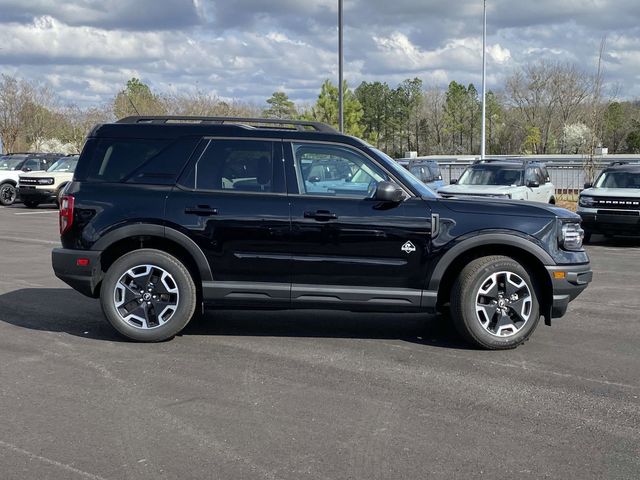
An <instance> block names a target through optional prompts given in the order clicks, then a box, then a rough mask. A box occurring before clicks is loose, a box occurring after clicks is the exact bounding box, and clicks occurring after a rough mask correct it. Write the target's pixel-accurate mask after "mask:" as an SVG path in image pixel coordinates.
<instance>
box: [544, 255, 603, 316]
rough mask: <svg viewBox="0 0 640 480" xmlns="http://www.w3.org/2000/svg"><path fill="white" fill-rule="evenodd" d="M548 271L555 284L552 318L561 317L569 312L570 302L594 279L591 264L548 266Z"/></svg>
mask: <svg viewBox="0 0 640 480" xmlns="http://www.w3.org/2000/svg"><path fill="white" fill-rule="evenodd" d="M547 271H548V272H549V276H550V277H551V283H552V285H553V305H552V309H551V318H560V317H563V316H564V315H565V314H566V313H567V308H568V306H569V303H570V302H572V301H573V300H575V299H576V297H578V295H580V294H581V293H582V292H583V291H584V290H585V289H586V288H587V286H588V285H589V283H591V281H592V280H593V272H592V271H591V264H589V263H585V264H582V265H560V266H554V267H547ZM562 274H564V275H562Z"/></svg>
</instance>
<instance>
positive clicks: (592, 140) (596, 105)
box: [583, 36, 607, 182]
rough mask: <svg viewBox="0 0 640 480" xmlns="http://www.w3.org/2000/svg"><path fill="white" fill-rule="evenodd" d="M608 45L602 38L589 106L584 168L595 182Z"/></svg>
mask: <svg viewBox="0 0 640 480" xmlns="http://www.w3.org/2000/svg"><path fill="white" fill-rule="evenodd" d="M606 45H607V37H606V36H604V37H602V40H601V41H600V50H599V52H598V67H597V69H596V74H595V76H594V77H593V85H592V89H591V102H590V105H589V120H590V128H591V131H590V135H589V150H588V153H587V155H586V156H585V158H584V162H583V166H584V173H585V176H586V179H587V180H588V181H589V182H593V180H594V179H595V176H596V172H597V166H596V148H597V147H598V132H600V130H601V124H602V117H603V116H604V107H603V103H602V82H603V77H604V72H603V65H602V58H603V56H604V51H605V48H606Z"/></svg>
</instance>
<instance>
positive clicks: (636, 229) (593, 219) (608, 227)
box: [578, 210, 640, 235]
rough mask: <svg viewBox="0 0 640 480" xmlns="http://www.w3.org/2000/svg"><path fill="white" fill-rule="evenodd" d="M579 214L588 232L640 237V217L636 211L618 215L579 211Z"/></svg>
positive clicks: (623, 211)
mask: <svg viewBox="0 0 640 480" xmlns="http://www.w3.org/2000/svg"><path fill="white" fill-rule="evenodd" d="M627 212H628V213H627ZM578 214H579V215H580V217H582V227H583V228H584V229H585V230H586V231H587V232H592V233H603V234H608V233H619V234H627V235H640V215H638V214H636V212H635V211H628V210H621V211H620V213H618V214H605V213H592V212H580V211H578Z"/></svg>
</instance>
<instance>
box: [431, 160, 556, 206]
mask: <svg viewBox="0 0 640 480" xmlns="http://www.w3.org/2000/svg"><path fill="white" fill-rule="evenodd" d="M438 193H439V194H441V195H442V196H445V197H460V196H474V197H494V198H511V199H513V200H529V201H534V202H542V203H550V204H555V203H556V189H555V187H554V186H553V183H551V178H550V177H549V172H548V171H547V167H545V165H544V164H542V163H539V162H531V161H528V160H519V159H514V160H511V159H495V160H494V159H487V160H479V161H477V162H476V163H474V164H473V165H471V166H470V167H468V168H467V169H466V170H465V171H464V172H463V173H462V175H461V176H460V179H459V180H452V181H451V185H448V186H446V187H442V188H439V189H438Z"/></svg>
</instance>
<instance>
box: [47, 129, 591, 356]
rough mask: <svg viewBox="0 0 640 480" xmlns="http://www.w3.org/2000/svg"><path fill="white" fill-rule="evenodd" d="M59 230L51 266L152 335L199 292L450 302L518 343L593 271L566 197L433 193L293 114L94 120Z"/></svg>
mask: <svg viewBox="0 0 640 480" xmlns="http://www.w3.org/2000/svg"><path fill="white" fill-rule="evenodd" d="M60 233H61V241H62V248H58V249H55V250H54V251H53V268H54V271H55V273H56V275H57V276H58V277H59V278H61V279H62V280H64V281H65V282H67V283H68V284H69V285H71V286H72V287H74V288H75V289H77V290H78V291H80V292H82V293H84V294H85V295H88V296H90V297H95V298H99V299H100V304H101V306H102V309H103V311H104V314H105V316H106V318H107V320H108V321H109V322H110V323H111V324H112V325H113V327H114V328H115V329H116V330H117V331H119V332H120V333H121V334H123V335H125V336H126V337H128V338H130V339H134V340H138V341H149V342H153V341H160V340H164V339H168V338H171V337H172V336H174V335H176V334H177V333H179V332H180V331H181V330H182V329H183V328H184V327H185V326H186V325H187V323H188V322H189V320H190V319H191V318H192V316H193V315H194V313H195V312H196V310H197V309H199V308H200V307H204V306H208V307H212V308H229V307H235V308H238V307H239V308H279V309H291V308H295V309H298V308H301V309H302V308H314V309H318V308H320V309H326V308H329V309H345V310H360V311H386V312H435V311H437V310H450V312H451V318H452V321H453V322H454V323H455V326H456V327H457V329H458V330H459V331H460V333H461V334H462V335H463V336H464V337H465V338H466V339H467V340H468V341H470V342H472V343H473V344H475V345H477V346H480V347H483V348H488V349H506V348H513V347H516V346H517V345H519V344H521V343H522V342H524V341H525V340H527V339H528V338H529V336H530V335H531V334H532V332H533V331H534V329H535V328H536V326H537V325H538V322H539V320H540V318H541V317H544V319H545V322H546V323H547V324H550V323H551V319H552V318H555V317H560V316H562V315H564V314H565V312H566V310H567V306H568V304H569V302H570V301H571V300H573V299H574V298H576V296H578V294H580V293H581V292H582V291H583V290H584V289H585V288H586V287H587V285H588V283H589V282H590V281H591V277H592V273H591V269H590V264H589V258H588V256H587V254H586V252H585V251H584V250H583V248H582V235H583V231H582V229H581V227H580V217H579V216H577V215H576V214H575V213H571V212H569V211H567V210H564V209H561V208H557V207H554V206H549V205H542V204H534V203H529V202H521V201H518V202H516V201H510V200H501V199H486V201H472V200H466V199H443V198H441V197H439V196H438V195H437V194H435V193H433V191H432V190H430V189H429V188H427V187H426V186H425V185H424V184H423V183H422V182H420V181H419V180H418V179H417V178H415V177H414V176H413V175H411V173H409V172H408V171H407V170H406V169H404V168H402V167H401V166H400V165H398V163H397V162H395V161H394V160H392V159H391V158H389V157H388V156H387V155H385V154H384V153H382V152H381V151H379V150H377V149H375V148H373V147H371V146H370V145H367V144H366V143H365V142H363V141H361V140H358V139H356V138H353V137H349V136H346V135H342V134H340V133H338V132H336V131H335V130H334V129H332V128H331V127H329V126H327V125H324V124H320V123H313V122H303V121H288V120H265V119H245V118H212V117H201V118H197V117H129V118H126V119H123V120H120V121H119V122H117V123H114V124H105V125H99V126H97V127H95V128H94V130H93V131H92V132H91V133H90V135H89V138H88V139H87V142H86V145H85V147H84V149H83V151H82V154H81V156H80V160H79V162H78V165H77V168H76V171H75V174H74V179H73V181H72V182H71V183H70V184H69V185H68V186H67V188H66V189H65V194H64V195H63V196H62V199H61V205H60ZM390 321H392V319H391V318H390Z"/></svg>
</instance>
